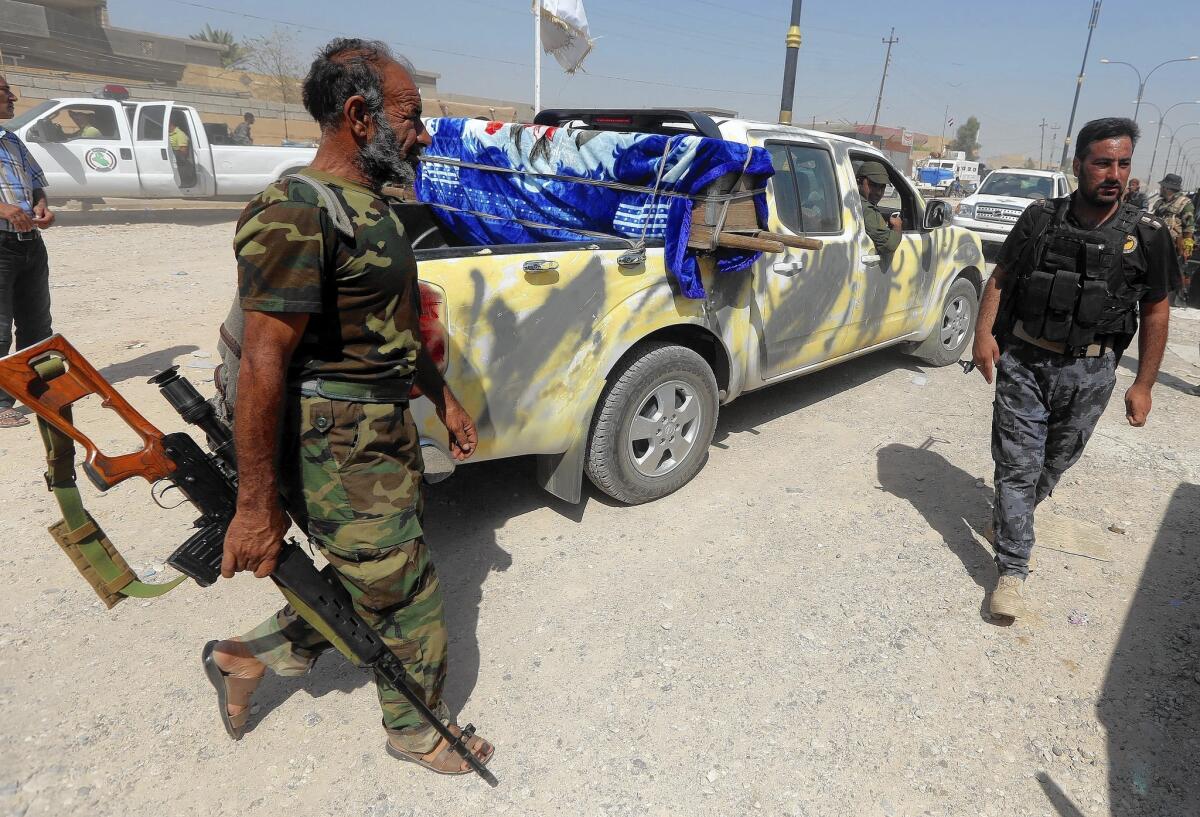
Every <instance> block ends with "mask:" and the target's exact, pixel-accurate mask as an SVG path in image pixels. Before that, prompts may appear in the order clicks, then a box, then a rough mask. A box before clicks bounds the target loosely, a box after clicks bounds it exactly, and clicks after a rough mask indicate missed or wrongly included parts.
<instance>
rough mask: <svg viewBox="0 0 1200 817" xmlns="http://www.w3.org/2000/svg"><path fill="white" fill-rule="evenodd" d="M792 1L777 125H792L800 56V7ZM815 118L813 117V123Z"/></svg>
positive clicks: (798, 2) (797, 0) (795, 1)
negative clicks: (797, 67)
mask: <svg viewBox="0 0 1200 817" xmlns="http://www.w3.org/2000/svg"><path fill="white" fill-rule="evenodd" d="M801 3H802V0H792V23H791V25H790V26H788V32H787V38H786V39H785V42H786V43H787V59H786V61H785V62H784V66H783V98H782V99H781V100H780V101H779V124H781V125H790V124H792V103H793V101H794V100H795V98H796V59H797V57H799V56H800V5H801ZM816 121H817V120H816V117H813V122H814V123H815V122H816Z"/></svg>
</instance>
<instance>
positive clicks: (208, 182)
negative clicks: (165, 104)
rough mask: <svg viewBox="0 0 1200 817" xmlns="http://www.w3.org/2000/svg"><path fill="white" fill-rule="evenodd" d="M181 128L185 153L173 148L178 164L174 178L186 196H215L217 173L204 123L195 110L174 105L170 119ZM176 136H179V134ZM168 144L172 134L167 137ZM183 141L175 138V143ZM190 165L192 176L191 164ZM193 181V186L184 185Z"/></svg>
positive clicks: (176, 164)
mask: <svg viewBox="0 0 1200 817" xmlns="http://www.w3.org/2000/svg"><path fill="white" fill-rule="evenodd" d="M167 121H168V122H170V123H171V124H173V125H175V126H177V127H178V128H179V132H180V133H182V134H183V136H184V139H185V140H186V141H187V149H186V150H183V151H181V150H178V149H175V148H174V147H173V148H172V151H171V155H172V159H173V160H174V163H175V178H176V181H178V182H179V183H180V188H181V189H182V190H183V194H184V195H185V196H188V197H191V198H203V197H205V196H213V195H215V194H216V192H217V189H216V173H215V168H214V166H213V155H212V150H211V149H210V148H209V144H208V134H206V133H205V132H204V124H203V123H202V122H201V121H200V115H199V114H198V113H197V112H196V110H195V109H194V108H187V107H182V106H172V107H171V111H170V117H169V119H168V120H167ZM176 136H177V135H176ZM167 138H168V142H170V140H171V134H170V133H168V135H167ZM181 141H183V140H179V139H178V138H177V139H176V143H175V144H177V143H178V142H181ZM189 163H190V164H191V168H190V171H191V172H190V175H189V173H188V171H189V168H188V167H187V165H188V164H189ZM185 181H191V182H192V184H191V185H190V186H186V185H185V184H184V182H185Z"/></svg>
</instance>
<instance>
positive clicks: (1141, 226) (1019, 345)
mask: <svg viewBox="0 0 1200 817" xmlns="http://www.w3.org/2000/svg"><path fill="white" fill-rule="evenodd" d="M1137 138H1138V127H1137V125H1136V124H1134V122H1133V121H1132V120H1129V119H1118V118H1109V119H1097V120H1094V121H1092V122H1089V123H1087V124H1086V125H1084V126H1083V129H1082V130H1080V132H1079V138H1078V141H1077V142H1076V145H1075V161H1074V163H1073V168H1074V172H1075V176H1076V178H1077V179H1078V180H1079V189H1078V190H1077V191H1076V192H1075V193H1074V194H1073V195H1071V196H1068V197H1066V198H1060V199H1051V200H1047V201H1042V202H1037V203H1034V204H1032V205H1030V206H1029V207H1028V209H1026V210H1025V212H1024V214H1023V215H1022V216H1021V218H1020V219H1019V220H1018V221H1017V223H1016V226H1015V227H1014V228H1013V231H1012V233H1011V234H1010V235H1009V237H1008V240H1007V241H1005V242H1004V247H1003V248H1002V249H1001V250H1000V255H999V257H998V258H997V260H996V269H995V271H994V272H993V273H992V276H991V278H989V279H988V282H987V285H986V287H985V289H984V293H983V301H982V303H981V304H980V307H979V322H978V324H977V326H976V329H975V345H974V360H975V365H976V366H978V367H979V370H980V372H981V373H982V374H983V377H984V379H985V380H987V382H988V383H991V382H992V372H993V366H994V367H995V374H996V399H995V403H994V406H993V416H992V459H994V460H995V462H996V475H995V486H996V502H995V511H994V514H993V521H992V525H993V532H994V541H993V545H994V547H995V550H996V567H997V570H998V573H999V577H998V580H997V583H996V588H995V590H994V591H993V592H992V595H991V603H990V609H991V612H992V615H993V616H996V617H1004V618H1013V619H1015V618H1018V617H1020V616H1022V615H1024V612H1025V609H1024V601H1023V598H1022V594H1023V588H1024V581H1025V577H1026V576H1027V575H1028V574H1029V556H1030V553H1031V552H1032V550H1033V544H1034V532H1033V512H1034V508H1036V507H1037V505H1038V503H1040V502H1041V501H1042V500H1043V499H1045V498H1046V497H1047V496H1049V495H1050V492H1051V491H1053V490H1054V486H1055V485H1056V484H1057V483H1058V480H1059V479H1060V478H1061V477H1062V475H1063V472H1064V471H1066V470H1067V469H1068V468H1070V467H1071V466H1072V465H1074V464H1075V462H1076V461H1077V460H1078V459H1079V457H1080V455H1082V454H1083V447H1084V445H1086V444H1087V441H1088V438H1089V437H1090V436H1091V434H1092V430H1093V429H1094V428H1095V427H1096V422H1097V421H1098V420H1099V419H1100V415H1101V414H1103V413H1104V409H1105V406H1107V405H1108V400H1109V397H1110V396H1111V395H1112V391H1113V387H1114V386H1115V384H1116V377H1115V369H1116V365H1117V361H1119V360H1120V358H1121V355H1122V353H1123V352H1124V351H1125V348H1126V347H1127V346H1128V345H1129V343H1130V342H1131V341H1132V339H1133V336H1134V334H1135V333H1137V334H1138V372H1137V378H1136V379H1135V380H1134V383H1133V385H1132V386H1130V387H1129V390H1128V391H1127V392H1126V393H1125V416H1126V418H1127V419H1128V421H1129V424H1130V425H1132V426H1142V425H1145V423H1146V415H1147V414H1149V412H1150V389H1151V387H1152V386H1153V385H1154V381H1155V378H1156V377H1157V375H1158V367H1159V364H1160V363H1161V362H1162V356H1163V349H1164V347H1165V346H1166V341H1167V320H1168V317H1169V315H1170V308H1169V306H1168V302H1167V282H1168V281H1169V280H1170V275H1171V272H1172V268H1173V267H1177V266H1178V264H1179V261H1178V258H1177V256H1176V252H1175V248H1174V246H1173V245H1172V242H1171V236H1170V233H1169V232H1168V230H1167V229H1166V227H1164V226H1163V224H1162V222H1161V221H1159V220H1158V219H1156V218H1154V217H1153V216H1150V215H1147V214H1146V213H1144V212H1142V211H1141V210H1140V209H1139V208H1137V207H1134V206H1132V205H1130V204H1128V203H1122V201H1121V194H1122V192H1123V190H1124V187H1125V183H1126V181H1127V180H1128V179H1129V170H1130V164H1131V162H1132V159H1133V147H1134V144H1135V143H1136V142H1137ZM1139 315H1140V317H1141V329H1140V332H1139V330H1138V317H1139Z"/></svg>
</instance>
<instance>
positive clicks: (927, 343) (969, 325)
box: [911, 278, 979, 366]
mask: <svg viewBox="0 0 1200 817" xmlns="http://www.w3.org/2000/svg"><path fill="white" fill-rule="evenodd" d="M978 317H979V293H978V292H977V291H976V290H975V285H974V284H972V283H971V282H970V281H968V280H967V279H966V278H959V279H958V280H956V281H955V282H954V283H953V284H951V285H950V289H949V291H948V292H947V293H946V298H945V300H943V301H942V308H941V314H940V317H939V319H938V322H937V325H936V326H935V327H934V329H933V332H932V333H930V335H929V337H927V338H926V339H925V340H924V341H922V342H921V343H920V344H919V345H917V347H916V348H915V349H914V350H913V351H912V352H911V354H912V356H913V357H915V358H917V359H919V360H922V361H924V362H926V363H928V364H929V365H930V366H949V365H950V364H951V363H957V362H958V361H959V359H960V358H961V357H962V355H963V352H964V351H966V349H967V347H968V346H970V345H971V337H972V335H973V334H974V332H975V320H976V318H978Z"/></svg>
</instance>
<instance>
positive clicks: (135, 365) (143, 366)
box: [100, 345, 200, 384]
mask: <svg viewBox="0 0 1200 817" xmlns="http://www.w3.org/2000/svg"><path fill="white" fill-rule="evenodd" d="M199 348H200V347H198V346H191V345H182V346H171V347H168V348H166V349H159V350H157V351H154V352H146V353H145V354H143V355H139V356H138V357H135V358H133V359H132V360H126V361H124V362H123V363H110V364H109V365H107V366H105V367H104V368H103V369H101V370H100V376H101V377H103V378H104V379H105V380H107V381H108V382H109V383H114V384H115V383H120V382H121V381H122V380H129V379H130V378H134V377H145V378H150V377H153V376H154V375H156V374H158V373H159V372H161V371H163V370H164V369H166V368H168V367H170V366H171V365H173V364H174V363H175V358H177V357H180V356H182V355H186V354H190V353H191V352H194V351H196V350H197V349H199ZM183 374H184V375H185V376H187V375H189V374H192V375H194V373H190V372H188V371H187V370H184V371H183Z"/></svg>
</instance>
